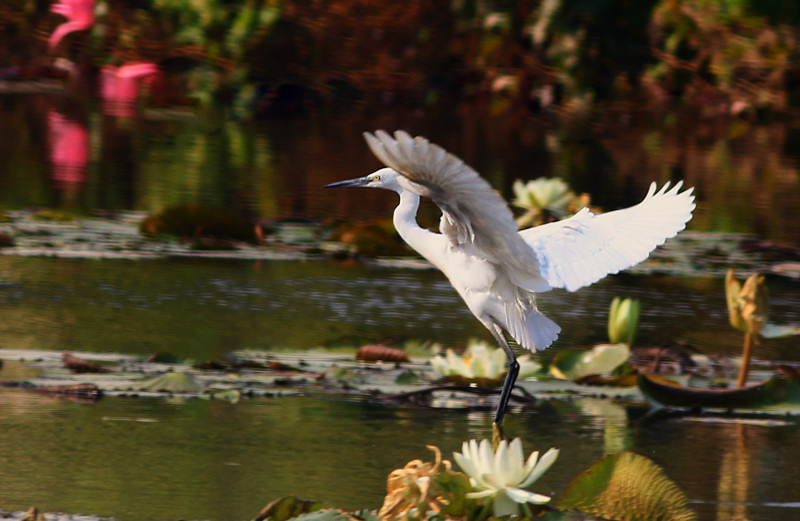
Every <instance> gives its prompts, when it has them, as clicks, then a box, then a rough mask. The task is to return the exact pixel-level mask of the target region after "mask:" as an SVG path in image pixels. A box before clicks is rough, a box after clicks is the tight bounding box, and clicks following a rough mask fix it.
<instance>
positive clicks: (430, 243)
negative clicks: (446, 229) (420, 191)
mask: <svg viewBox="0 0 800 521" xmlns="http://www.w3.org/2000/svg"><path fill="white" fill-rule="evenodd" d="M398 193H399V194H400V204H398V205H397V208H395V209H394V216H393V219H392V221H393V222H394V227H395V228H396V229H397V233H399V234H400V237H402V238H403V240H404V241H406V243H408V245H409V246H411V247H412V248H414V249H415V250H417V252H418V253H419V254H420V255H422V256H423V257H425V258H426V259H428V260H429V261H431V262H432V263H433V264H435V265H437V266H438V262H437V261H438V260H439V255H438V254H437V252H438V250H439V249H440V248H439V246H440V243H441V239H442V237H441V235H439V234H438V233H432V232H430V231H428V230H426V229H424V228H422V227H420V225H419V224H417V210H418V209H419V195H417V194H415V193H414V192H409V191H408V190H401V191H398Z"/></svg>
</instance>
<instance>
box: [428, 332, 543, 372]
mask: <svg viewBox="0 0 800 521" xmlns="http://www.w3.org/2000/svg"><path fill="white" fill-rule="evenodd" d="M517 362H519V364H520V372H519V377H520V378H525V377H527V376H530V375H532V374H535V373H537V372H538V371H539V370H540V369H541V367H542V366H541V364H539V363H538V362H535V361H533V360H531V359H530V356H528V355H521V356H518V357H517ZM431 365H432V366H433V371H434V373H436V375H437V376H438V377H440V378H441V377H448V376H459V377H462V378H465V379H467V380H470V379H476V380H477V379H486V380H498V381H499V380H501V379H502V377H503V376H504V375H505V373H506V354H505V352H504V351H503V350H502V349H500V348H493V347H491V346H490V345H489V343H488V342H482V341H471V342H470V344H469V345H468V346H467V349H466V350H465V351H464V354H463V356H458V355H457V354H455V352H454V351H453V350H452V349H448V350H447V351H446V353H445V356H435V357H434V358H433V360H431Z"/></svg>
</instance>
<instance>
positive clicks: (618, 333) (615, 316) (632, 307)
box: [608, 297, 641, 346]
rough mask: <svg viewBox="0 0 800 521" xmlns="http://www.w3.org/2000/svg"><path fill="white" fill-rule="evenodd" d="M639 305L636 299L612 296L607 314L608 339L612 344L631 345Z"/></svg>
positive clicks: (637, 318) (634, 333)
mask: <svg viewBox="0 0 800 521" xmlns="http://www.w3.org/2000/svg"><path fill="white" fill-rule="evenodd" d="M640 309H641V305H640V304H639V301H638V300H636V299H631V298H626V299H620V298H619V297H614V300H612V301H611V310H610V311H609V314H608V339H609V340H610V341H611V343H612V344H628V345H629V346H630V345H633V341H634V339H635V338H636V330H637V329H638V327H639V311H640Z"/></svg>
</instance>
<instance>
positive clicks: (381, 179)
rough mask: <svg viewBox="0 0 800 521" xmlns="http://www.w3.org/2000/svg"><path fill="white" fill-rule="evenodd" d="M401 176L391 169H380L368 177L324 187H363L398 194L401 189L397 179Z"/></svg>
mask: <svg viewBox="0 0 800 521" xmlns="http://www.w3.org/2000/svg"><path fill="white" fill-rule="evenodd" d="M400 178H401V175H400V174H398V173H397V172H396V171H394V170H392V169H391V168H381V169H380V170H376V171H374V172H372V173H371V174H369V175H368V176H364V177H359V178H356V179H348V180H347V181H339V182H338V183H331V184H329V185H325V188H341V187H344V186H363V187H366V188H383V189H384V190H394V191H395V192H399V191H400V190H402V189H403V188H402V187H401V186H400V183H399V179H400Z"/></svg>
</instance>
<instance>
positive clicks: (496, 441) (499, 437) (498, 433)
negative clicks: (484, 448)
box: [492, 422, 508, 450]
mask: <svg viewBox="0 0 800 521" xmlns="http://www.w3.org/2000/svg"><path fill="white" fill-rule="evenodd" d="M506 439H508V438H507V437H506V431H505V429H503V426H502V425H498V424H496V423H495V422H492V447H493V448H494V450H497V446H498V445H500V442H501V441H503V440H506Z"/></svg>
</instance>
